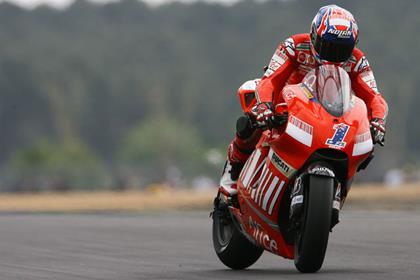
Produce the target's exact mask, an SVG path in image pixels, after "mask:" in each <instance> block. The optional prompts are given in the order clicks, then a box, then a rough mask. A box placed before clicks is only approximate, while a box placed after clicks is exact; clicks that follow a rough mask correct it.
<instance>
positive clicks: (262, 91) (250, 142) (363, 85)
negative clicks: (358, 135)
mask: <svg viewBox="0 0 420 280" xmlns="http://www.w3.org/2000/svg"><path fill="white" fill-rule="evenodd" d="M317 66H319V64H318V63H317V61H316V60H315V58H314V56H313V55H312V52H311V45H310V35H309V33H305V34H297V35H293V36H292V37H290V38H288V39H286V40H285V41H284V42H283V43H281V44H280V45H279V47H278V48H277V49H276V51H275V53H274V55H273V57H272V58H271V61H270V64H269V65H268V68H267V70H266V72H265V73H264V76H263V77H262V79H261V81H258V80H254V81H252V82H247V83H248V85H249V84H250V83H254V84H256V91H255V96H256V98H257V102H258V103H260V102H272V103H274V104H278V103H282V102H284V100H283V95H282V94H281V91H282V89H283V87H284V86H285V85H288V84H298V83H300V82H301V81H302V79H303V78H304V77H305V75H306V74H307V73H308V72H309V71H311V70H312V69H314V68H315V67H317ZM339 66H341V67H342V68H343V69H344V70H346V71H347V72H348V74H349V76H350V79H351V86H352V90H353V91H354V93H355V94H356V96H358V97H359V98H361V99H362V100H364V102H365V103H366V106H367V108H368V113H369V119H370V120H372V119H373V118H379V119H384V120H385V119H386V116H387V113H388V105H387V103H386V101H385V99H384V98H383V97H382V95H381V94H380V93H379V91H378V88H377V86H376V81H375V77H374V75H373V72H372V69H371V68H370V65H369V62H368V60H367V59H366V57H365V55H364V54H363V52H362V51H361V50H359V49H357V48H355V49H354V50H353V54H352V56H351V57H350V59H349V60H348V61H346V62H343V63H341V64H340V65H339ZM247 83H245V84H244V85H247ZM242 87H243V86H242ZM242 87H241V88H240V89H239V90H241V89H242ZM258 133H260V132H256V133H254V135H253V136H252V137H250V138H248V139H242V138H240V137H239V136H238V135H236V137H235V139H234V140H233V141H232V142H231V144H230V145H229V149H228V161H229V162H230V163H239V164H243V163H245V161H246V160H247V159H248V157H249V155H250V154H251V153H252V151H253V150H254V149H255V145H256V143H257V142H258V139H259V135H258ZM228 165H229V164H228ZM226 173H227V170H226V168H225V171H224V174H223V176H222V179H221V182H220V185H221V186H225V187H231V186H232V184H233V183H234V181H235V180H232V179H231V178H228V177H229V175H228V174H226Z"/></svg>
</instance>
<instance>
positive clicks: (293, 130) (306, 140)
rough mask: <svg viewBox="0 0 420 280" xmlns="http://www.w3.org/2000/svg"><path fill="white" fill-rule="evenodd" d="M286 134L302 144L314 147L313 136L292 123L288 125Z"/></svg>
mask: <svg viewBox="0 0 420 280" xmlns="http://www.w3.org/2000/svg"><path fill="white" fill-rule="evenodd" d="M286 133H287V134H289V135H290V136H292V137H293V138H295V139H296V140H297V141H299V142H300V143H302V144H304V145H306V146H308V147H311V146H312V135H311V134H309V133H307V132H305V131H304V130H302V129H300V128H299V127H297V126H296V125H294V124H292V123H291V122H289V123H288V124H287V127H286Z"/></svg>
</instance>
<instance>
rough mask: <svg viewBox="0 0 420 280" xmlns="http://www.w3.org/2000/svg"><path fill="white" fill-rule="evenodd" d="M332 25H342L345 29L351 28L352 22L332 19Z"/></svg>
mask: <svg viewBox="0 0 420 280" xmlns="http://www.w3.org/2000/svg"><path fill="white" fill-rule="evenodd" d="M330 25H342V26H345V27H349V26H350V21H349V20H347V19H343V18H332V19H330Z"/></svg>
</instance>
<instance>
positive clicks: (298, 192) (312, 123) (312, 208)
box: [212, 65, 373, 272]
mask: <svg viewBox="0 0 420 280" xmlns="http://www.w3.org/2000/svg"><path fill="white" fill-rule="evenodd" d="M239 95H240V99H241V104H242V107H243V110H244V112H245V113H246V112H249V110H250V108H251V107H252V106H253V104H255V96H254V95H255V93H254V90H252V89H249V88H248V89H244V90H242V91H240V93H239ZM282 95H283V99H284V100H285V102H286V103H285V104H280V105H277V106H276V112H280V111H281V112H284V111H285V109H286V110H287V112H288V115H287V118H285V123H284V124H282V125H280V126H278V125H274V124H273V125H271V126H270V127H269V129H267V130H265V131H264V132H263V134H262V137H261V138H260V141H259V142H258V144H257V146H256V149H255V151H254V152H253V153H252V155H251V156H250V157H249V159H248V161H247V162H246V163H245V165H244V167H243V169H242V171H241V173H240V175H239V179H238V182H237V192H235V193H233V194H229V193H225V192H223V191H221V189H220V190H219V192H218V195H217V197H216V198H215V202H214V211H213V213H212V217H213V244H214V249H215V251H216V254H217V256H218V257H219V259H220V260H221V261H222V262H223V263H224V264H225V265H226V266H228V267H230V268H232V269H244V268H247V267H249V266H250V265H252V264H254V263H255V262H256V261H257V260H258V258H259V257H260V256H261V254H262V253H263V251H264V250H267V251H270V252H271V253H273V254H276V255H279V256H282V257H285V258H287V259H294V263H295V266H296V268H297V269H298V270H299V271H301V272H316V271H318V270H319V269H320V268H321V266H322V264H323V262H324V256H325V252H326V248H327V244H328V237H329V233H330V231H331V230H332V228H333V227H334V226H335V225H336V224H337V223H338V222H339V211H340V209H341V208H342V206H343V203H344V201H345V199H346V197H347V194H348V192H349V190H350V185H351V181H352V178H353V176H354V175H355V173H356V172H357V171H359V170H361V169H364V168H366V166H367V165H368V164H369V162H370V160H371V159H372V158H373V142H372V138H371V132H370V126H369V120H368V111H367V108H366V105H365V103H364V102H363V101H362V100H361V99H359V98H358V97H356V96H355V95H354V94H353V93H352V91H351V83H350V78H349V76H348V74H347V72H346V71H345V70H344V69H342V68H340V67H337V66H333V65H326V66H320V67H318V68H316V69H314V70H312V71H310V72H309V73H308V74H307V75H306V76H305V78H304V79H303V81H302V82H301V83H300V84H297V85H288V86H286V87H285V88H284V89H283V91H282ZM248 120H249V122H250V123H252V121H251V119H250V118H248Z"/></svg>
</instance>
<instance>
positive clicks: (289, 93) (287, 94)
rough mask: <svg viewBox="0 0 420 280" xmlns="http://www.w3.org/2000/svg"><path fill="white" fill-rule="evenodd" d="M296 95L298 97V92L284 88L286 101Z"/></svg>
mask: <svg viewBox="0 0 420 280" xmlns="http://www.w3.org/2000/svg"><path fill="white" fill-rule="evenodd" d="M295 97H296V94H295V93H294V91H293V90H291V89H289V88H285V89H284V90H283V98H284V100H285V101H290V100H292V99H293V98H295Z"/></svg>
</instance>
